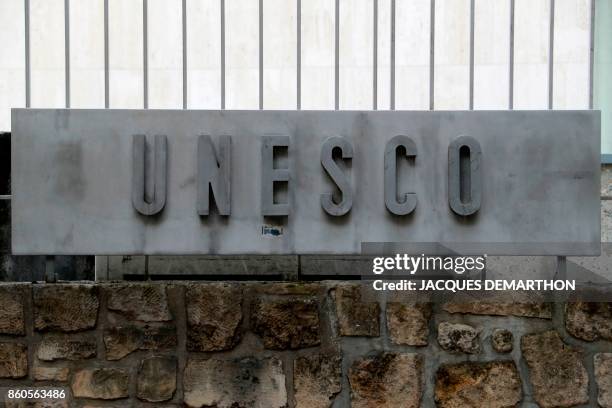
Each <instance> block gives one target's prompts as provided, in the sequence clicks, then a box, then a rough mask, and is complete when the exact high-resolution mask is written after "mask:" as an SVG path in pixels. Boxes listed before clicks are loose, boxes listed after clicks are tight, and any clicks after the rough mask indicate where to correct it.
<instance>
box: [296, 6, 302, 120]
mask: <svg viewBox="0 0 612 408" xmlns="http://www.w3.org/2000/svg"><path fill="white" fill-rule="evenodd" d="M296 57H297V67H296V71H297V72H296V75H297V79H296V86H297V92H296V99H297V100H296V108H297V110H300V109H302V0H297V51H296Z"/></svg>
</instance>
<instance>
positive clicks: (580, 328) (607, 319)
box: [565, 302, 612, 341]
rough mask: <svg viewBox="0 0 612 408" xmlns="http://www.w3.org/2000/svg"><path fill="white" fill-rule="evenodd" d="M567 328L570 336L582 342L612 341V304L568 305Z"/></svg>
mask: <svg viewBox="0 0 612 408" xmlns="http://www.w3.org/2000/svg"><path fill="white" fill-rule="evenodd" d="M565 328H566V329H567V332H568V333H569V334H571V335H572V336H574V337H576V338H578V339H581V340H586V341H595V340H599V339H604V340H608V341H612V303H593V302H575V303H567V304H566V305H565Z"/></svg>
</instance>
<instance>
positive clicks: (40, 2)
mask: <svg viewBox="0 0 612 408" xmlns="http://www.w3.org/2000/svg"><path fill="white" fill-rule="evenodd" d="M30 64H31V65H30V67H31V70H30V75H31V106H32V107H33V108H63V107H64V106H65V101H66V85H65V65H66V64H65V54H64V0H30Z"/></svg>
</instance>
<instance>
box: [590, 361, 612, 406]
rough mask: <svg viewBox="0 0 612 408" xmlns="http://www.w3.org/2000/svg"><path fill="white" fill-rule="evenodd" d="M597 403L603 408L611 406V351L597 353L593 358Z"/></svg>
mask: <svg viewBox="0 0 612 408" xmlns="http://www.w3.org/2000/svg"><path fill="white" fill-rule="evenodd" d="M593 363H594V366H595V382H596V383H597V403H598V404H599V405H600V406H601V407H603V408H612V353H598V354H595V357H594V358H593Z"/></svg>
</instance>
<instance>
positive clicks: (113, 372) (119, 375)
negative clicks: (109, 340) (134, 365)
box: [71, 368, 130, 400]
mask: <svg viewBox="0 0 612 408" xmlns="http://www.w3.org/2000/svg"><path fill="white" fill-rule="evenodd" d="M129 380H130V378H129V374H128V372H127V371H125V370H123V369H118V368H94V369H84V370H81V371H77V372H76V373H75V374H74V378H73V379H72V386H71V387H72V394H73V395H74V396H75V397H77V398H94V399H104V400H113V399H119V398H127V397H128V396H129V392H128V386H129Z"/></svg>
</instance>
